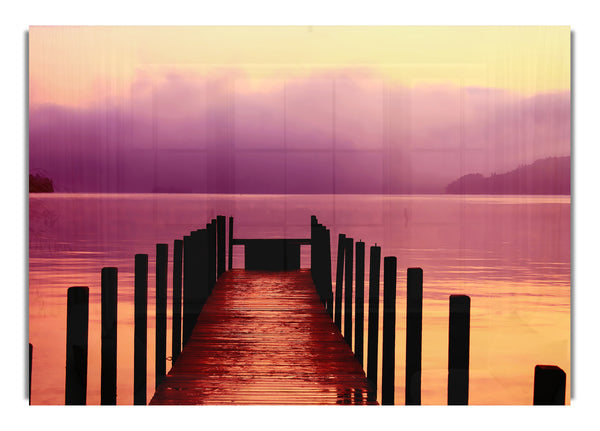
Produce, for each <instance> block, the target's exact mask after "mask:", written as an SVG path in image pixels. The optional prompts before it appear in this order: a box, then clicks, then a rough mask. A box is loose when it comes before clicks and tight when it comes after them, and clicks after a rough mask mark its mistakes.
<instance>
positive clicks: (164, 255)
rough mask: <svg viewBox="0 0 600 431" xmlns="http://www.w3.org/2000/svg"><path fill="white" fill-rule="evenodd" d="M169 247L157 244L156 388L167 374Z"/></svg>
mask: <svg viewBox="0 0 600 431" xmlns="http://www.w3.org/2000/svg"><path fill="white" fill-rule="evenodd" d="M168 253H169V246H168V245H167V244H156V333H155V362H154V383H155V388H157V387H158V385H159V384H160V383H161V382H162V380H163V379H164V378H165V375H166V374H167V366H166V355H167V262H168Z"/></svg>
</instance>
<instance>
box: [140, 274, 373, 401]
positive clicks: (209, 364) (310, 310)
mask: <svg viewBox="0 0 600 431" xmlns="http://www.w3.org/2000/svg"><path fill="white" fill-rule="evenodd" d="M150 404H221V405H223V404H235V405H243V404H252V405H259V404H269V405H274V404H313V405H314V404H377V402H376V401H375V393H374V391H373V388H372V387H371V385H370V384H369V382H368V381H367V378H366V376H365V373H364V371H363V368H362V366H361V364H360V363H359V362H358V361H357V360H356V359H355V357H354V354H353V353H352V351H351V350H350V347H349V346H348V344H347V343H346V342H345V341H344V339H343V337H342V335H341V334H340V332H339V330H338V329H337V327H336V326H335V324H334V323H333V322H332V320H331V318H330V316H329V314H327V311H326V310H325V307H323V304H322V302H321V301H320V299H319V296H318V295H317V293H316V290H315V286H314V284H313V281H312V278H311V273H310V270H302V269H301V270H294V271H248V270H243V269H234V270H230V271H228V272H226V273H225V274H223V275H222V276H221V277H220V278H219V281H218V282H217V284H216V286H215V288H214V290H213V293H212V295H211V296H210V298H208V300H207V302H206V304H205V305H204V307H203V309H202V312H201V313H200V315H199V316H198V320H197V323H196V326H195V327H194V330H193V332H192V335H191V337H190V339H189V341H188V343H187V344H186V346H185V348H184V349H183V351H182V353H181V355H180V356H179V358H178V359H177V361H176V362H175V364H174V365H173V368H172V369H171V371H170V372H169V374H168V375H167V377H166V379H165V380H164V381H163V382H162V383H161V384H160V385H159V386H158V388H157V389H156V393H155V394H154V397H153V398H152V400H151V401H150Z"/></svg>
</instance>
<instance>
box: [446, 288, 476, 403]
mask: <svg viewBox="0 0 600 431" xmlns="http://www.w3.org/2000/svg"><path fill="white" fill-rule="evenodd" d="M470 320H471V298H469V297H468V296H466V295H450V325H449V333H448V405H467V404H468V403H469V332H470Z"/></svg>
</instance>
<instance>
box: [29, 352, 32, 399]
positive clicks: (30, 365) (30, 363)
mask: <svg viewBox="0 0 600 431" xmlns="http://www.w3.org/2000/svg"><path fill="white" fill-rule="evenodd" d="M32 364H33V344H31V343H29V405H31V368H32Z"/></svg>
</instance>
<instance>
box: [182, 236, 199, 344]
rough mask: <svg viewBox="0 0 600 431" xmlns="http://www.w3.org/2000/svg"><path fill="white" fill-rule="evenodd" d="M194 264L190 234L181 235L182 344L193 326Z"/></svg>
mask: <svg viewBox="0 0 600 431" xmlns="http://www.w3.org/2000/svg"><path fill="white" fill-rule="evenodd" d="M195 265H197V264H196V263H195V262H194V259H193V240H192V236H191V234H190V235H189V236H184V237H183V346H185V345H186V344H187V341H188V339H189V338H190V335H191V334H192V329H193V327H194V322H195V320H194V313H193V312H192V308H193V307H192V302H193V292H192V290H193V287H194V285H195V282H194V271H195Z"/></svg>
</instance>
